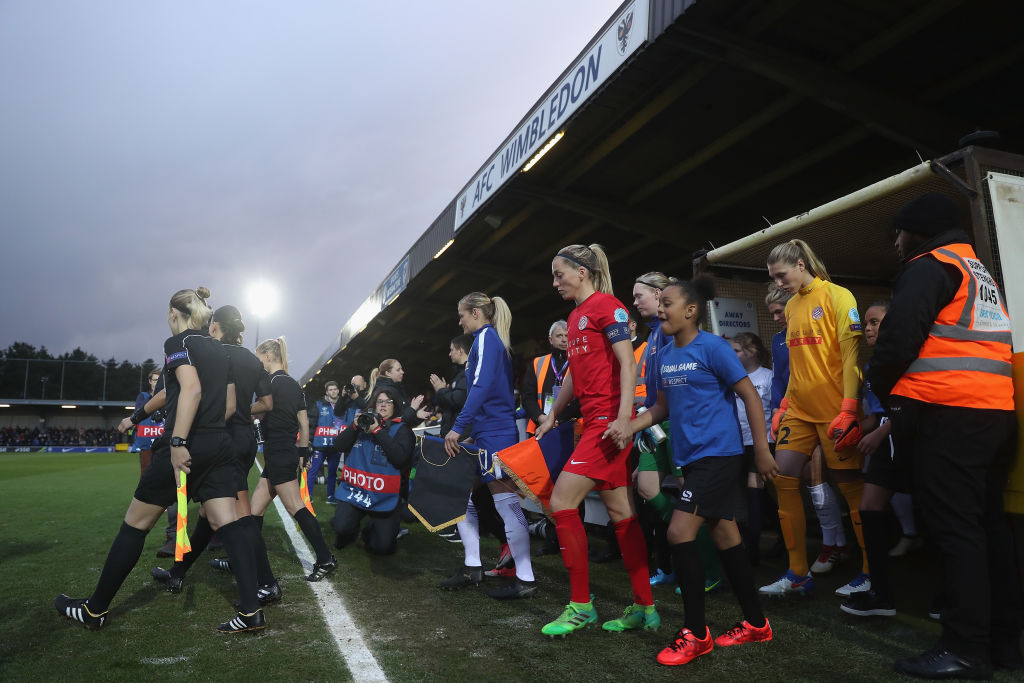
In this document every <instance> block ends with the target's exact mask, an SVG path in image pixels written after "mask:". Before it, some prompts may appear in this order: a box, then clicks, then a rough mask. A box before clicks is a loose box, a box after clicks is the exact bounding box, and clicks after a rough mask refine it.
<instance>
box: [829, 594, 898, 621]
mask: <svg viewBox="0 0 1024 683" xmlns="http://www.w3.org/2000/svg"><path fill="white" fill-rule="evenodd" d="M839 609H841V610H843V611H844V612H846V613H847V614H854V615H856V616H858V617H892V616H895V615H896V605H894V604H893V601H892V600H885V599H883V598H882V597H881V596H879V595H878V593H876V592H875V591H861V592H860V593H854V594H852V595H851V596H850V597H849V599H847V601H846V602H844V603H843V604H841V605H840V606H839Z"/></svg>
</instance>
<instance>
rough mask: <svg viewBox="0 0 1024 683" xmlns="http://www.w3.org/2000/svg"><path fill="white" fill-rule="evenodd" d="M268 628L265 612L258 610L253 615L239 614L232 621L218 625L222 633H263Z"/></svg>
mask: <svg viewBox="0 0 1024 683" xmlns="http://www.w3.org/2000/svg"><path fill="white" fill-rule="evenodd" d="M266 627H267V618H266V617H265V616H263V610H261V609H258V610H256V611H255V612H253V613H252V614H242V613H241V612H239V613H238V614H236V615H235V616H234V618H232V619H231V620H230V621H225V622H224V623H223V624H217V630H218V631H219V632H220V633H245V632H246V631H262V630H263V629H265V628H266Z"/></svg>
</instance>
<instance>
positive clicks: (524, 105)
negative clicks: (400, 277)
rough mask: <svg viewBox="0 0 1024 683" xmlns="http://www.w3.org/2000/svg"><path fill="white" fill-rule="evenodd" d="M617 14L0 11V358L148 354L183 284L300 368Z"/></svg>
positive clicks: (583, 1)
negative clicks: (261, 299) (274, 298)
mask: <svg viewBox="0 0 1024 683" xmlns="http://www.w3.org/2000/svg"><path fill="white" fill-rule="evenodd" d="M619 4H620V2H619V0H562V1H553V0H548V1H547V2H542V1H539V0H516V2H480V1H479V0H474V1H469V0H460V1H455V0H435V1H431V2H426V1H421V2H414V1H408V2H387V3H385V2H368V1H364V2H359V3H357V2H350V1H347V0H345V1H342V0H333V1H332V0H303V1H302V2H283V1H278V2H259V1H253V0H246V1H245V2H242V1H228V0H215V1H212V2H211V1H210V0H205V1H202V2H200V1H198V0H183V1H176V2H167V1H163V2H160V1H156V0H154V1H152V2H134V1H132V0H118V1H111V0H107V1H103V0H89V1H85V0H79V1H72V0H51V1H48V2H40V1H39V0H2V1H0V101H2V102H3V105H2V106H0V233H2V235H3V238H2V239H3V254H4V256H5V258H4V259H3V266H2V267H0V292H2V293H0V297H2V302H3V305H2V310H3V321H4V322H3V325H2V326H0V348H6V347H7V346H8V345H9V344H11V343H12V342H14V341H25V342H28V343H30V344H33V345H36V346H41V345H45V346H46V347H47V348H48V349H49V350H50V351H51V352H52V353H55V354H58V353H62V352H64V351H70V350H71V349H73V348H75V347H81V348H83V349H85V350H86V351H89V352H91V353H93V354H96V355H97V356H99V357H101V358H109V357H116V358H117V359H119V360H123V359H128V360H133V361H141V360H143V359H145V358H147V357H155V358H159V356H160V354H161V350H162V342H163V339H164V338H166V337H167V336H168V335H169V331H168V329H167V324H166V311H167V301H168V299H169V298H170V295H171V294H172V293H173V292H174V291H175V290H177V289H181V288H186V287H196V286H199V285H204V286H206V287H209V288H210V289H211V290H212V292H213V297H212V299H211V304H212V305H213V306H214V307H216V306H219V305H222V304H225V303H232V304H235V305H237V306H239V308H240V309H242V312H243V316H245V317H246V319H247V322H248V325H249V332H248V333H247V342H252V341H254V339H255V320H254V319H253V318H252V316H251V315H250V313H251V310H250V309H249V306H248V302H247V297H246V292H247V289H248V287H249V286H250V284H251V283H252V282H254V281H256V280H259V279H261V278H262V279H265V280H266V281H268V282H271V283H273V284H274V285H275V286H276V287H277V288H278V290H279V291H280V296H281V302H280V305H279V307H278V310H277V312H276V313H274V314H272V315H268V316H267V317H266V319H264V320H263V321H262V322H261V324H260V330H259V333H260V337H261V338H267V337H270V336H277V335H279V334H284V335H286V336H287V337H288V339H289V346H290V355H291V363H292V367H291V370H292V374H294V375H296V376H298V375H301V374H302V373H303V372H305V370H306V369H307V368H308V367H309V366H310V364H311V363H312V362H313V361H314V360H315V359H316V358H317V357H318V356H319V355H320V353H321V352H322V351H323V350H324V349H325V348H326V346H327V345H328V343H329V342H330V341H331V340H332V339H333V337H334V335H335V334H336V333H337V331H338V330H339V329H340V327H341V325H342V324H343V323H344V321H345V320H347V319H348V317H349V316H350V315H351V314H352V312H353V311H354V310H355V309H356V307H357V306H358V305H359V304H360V303H361V302H362V301H363V299H364V298H365V297H366V296H367V295H368V294H369V293H370V292H371V291H372V290H373V289H374V288H375V287H376V286H377V284H379V283H380V281H381V280H382V279H383V278H384V277H385V276H386V275H387V273H388V272H389V271H390V269H391V268H392V267H393V266H394V265H395V264H396V263H397V261H398V258H399V256H400V255H401V254H402V253H404V251H405V250H406V249H408V248H409V246H411V245H412V243H413V241H414V240H415V239H416V238H417V237H418V236H419V235H420V234H421V233H422V232H423V231H424V230H425V229H426V228H427V226H428V225H429V224H430V223H431V222H432V221H433V219H434V218H435V217H436V216H437V215H438V214H439V213H440V212H441V210H442V209H443V208H444V207H445V206H446V205H447V203H448V202H449V201H451V200H452V199H453V198H454V197H455V196H456V194H457V193H458V192H459V191H460V190H461V189H462V186H463V185H464V184H465V183H466V182H468V181H469V180H470V178H471V176H472V175H473V174H474V172H475V171H476V170H477V168H478V167H479V166H480V165H481V164H482V163H483V162H484V161H485V160H486V158H487V157H488V156H489V155H490V153H491V152H493V151H494V150H495V149H496V148H497V147H498V145H499V144H500V143H501V141H502V140H503V139H504V137H505V136H506V135H507V134H508V132H509V131H510V130H511V129H512V127H513V126H514V125H515V124H516V123H517V122H518V121H519V119H520V118H521V117H522V116H523V115H525V114H526V113H527V110H528V109H529V108H530V107H531V106H532V105H533V104H534V102H536V101H537V99H538V98H539V97H540V95H541V94H542V93H543V91H544V90H545V89H546V88H547V87H548V86H549V85H550V84H551V83H552V82H553V81H554V79H555V78H556V77H557V76H558V75H559V74H560V73H561V72H562V70H563V69H564V68H565V67H567V66H568V65H569V64H570V62H571V61H572V60H573V58H574V57H576V55H577V54H578V53H579V52H580V51H581V50H582V49H583V48H584V46H585V45H586V43H587V42H588V41H589V40H590V38H592V37H593V36H594V35H595V34H596V33H597V31H598V29H599V28H600V27H601V25H602V24H603V23H604V22H605V21H606V20H607V19H608V18H609V17H611V16H612V14H613V13H614V11H615V9H616V8H617V7H618V5H619Z"/></svg>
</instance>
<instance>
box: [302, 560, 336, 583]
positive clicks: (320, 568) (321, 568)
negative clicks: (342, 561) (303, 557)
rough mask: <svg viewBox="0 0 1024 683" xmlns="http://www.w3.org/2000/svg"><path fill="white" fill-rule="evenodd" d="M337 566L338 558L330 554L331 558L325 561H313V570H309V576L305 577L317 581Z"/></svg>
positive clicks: (307, 579)
mask: <svg viewBox="0 0 1024 683" xmlns="http://www.w3.org/2000/svg"><path fill="white" fill-rule="evenodd" d="M337 568H338V560H337V558H336V557H334V555H331V559H329V560H328V561H327V562H324V563H323V564H321V563H319V562H314V563H313V571H311V572H310V573H309V576H307V577H306V581H319V580H320V579H322V578H324V577H325V576H327V575H328V574H330V573H331V572H333V571H334V570H335V569H337Z"/></svg>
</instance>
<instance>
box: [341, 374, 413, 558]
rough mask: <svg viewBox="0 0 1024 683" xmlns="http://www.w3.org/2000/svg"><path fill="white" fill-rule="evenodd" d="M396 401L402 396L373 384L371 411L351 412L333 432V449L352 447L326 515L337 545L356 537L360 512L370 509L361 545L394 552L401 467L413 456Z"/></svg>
mask: <svg viewBox="0 0 1024 683" xmlns="http://www.w3.org/2000/svg"><path fill="white" fill-rule="evenodd" d="M400 403H401V397H400V396H398V395H397V394H396V393H395V392H394V391H393V390H392V389H390V388H389V387H378V388H376V389H375V390H374V392H373V394H372V395H371V396H370V400H369V401H368V402H367V407H368V409H370V410H371V411H372V412H365V413H359V414H358V415H356V417H355V419H354V420H353V422H352V425H351V428H350V429H345V430H344V431H342V432H341V434H339V435H338V438H337V442H336V443H337V447H338V450H340V451H343V452H344V451H349V449H351V451H350V452H349V454H348V456H347V457H346V458H345V467H344V469H343V470H342V478H341V481H340V482H339V483H338V492H337V493H336V494H335V495H336V498H337V499H338V507H337V508H335V510H334V519H332V520H331V527H332V528H333V529H334V532H335V534H336V535H335V537H334V545H335V547H337V548H344V547H345V546H347V545H348V544H349V543H351V542H352V541H354V540H355V538H356V535H357V534H358V533H359V525H360V523H361V522H362V519H363V517H364V516H365V515H369V516H370V520H369V521H368V522H367V524H366V526H365V527H364V528H363V531H362V536H363V543H365V544H366V549H367V550H368V551H370V552H371V553H377V554H380V555H387V554H390V553H393V552H395V547H396V545H397V544H396V536H397V535H398V529H399V523H400V522H401V517H400V515H399V512H400V508H399V506H398V494H399V489H400V487H401V480H402V473H401V469H402V468H403V467H406V466H407V465H408V464H409V462H410V461H411V460H412V454H413V446H414V443H415V439H414V438H413V434H412V430H410V429H409V427H408V426H406V425H405V424H403V423H402V420H401V418H400V417H397V416H396V415H395V406H396V405H399V404H400Z"/></svg>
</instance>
